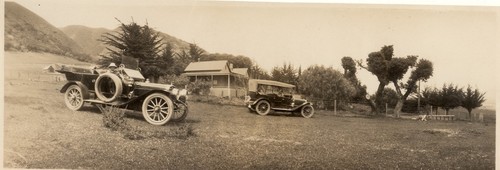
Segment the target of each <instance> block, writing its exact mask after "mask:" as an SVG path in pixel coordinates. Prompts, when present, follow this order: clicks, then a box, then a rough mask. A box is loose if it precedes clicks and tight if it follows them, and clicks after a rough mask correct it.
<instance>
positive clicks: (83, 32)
mask: <svg viewBox="0 0 500 170" xmlns="http://www.w3.org/2000/svg"><path fill="white" fill-rule="evenodd" d="M60 29H61V30H62V31H63V32H64V33H65V34H66V35H67V36H68V37H69V38H71V39H73V40H74V41H75V42H76V43H77V44H78V45H79V46H80V47H82V48H83V50H84V51H85V52H86V53H88V54H90V55H91V56H92V58H93V59H98V58H99V54H104V53H106V48H105V47H106V46H105V45H104V44H103V43H102V42H100V41H99V39H101V36H102V35H103V34H104V33H108V32H116V31H120V29H118V28H115V29H114V30H109V29H105V28H90V27H86V26H81V25H71V26H67V27H64V28H60ZM158 33H159V35H160V37H161V38H163V41H162V42H163V43H171V44H172V45H173V47H174V51H175V52H178V53H179V52H182V51H186V50H189V43H188V42H186V41H184V40H181V39H178V38H176V37H174V36H171V35H168V34H166V33H163V32H158Z"/></svg>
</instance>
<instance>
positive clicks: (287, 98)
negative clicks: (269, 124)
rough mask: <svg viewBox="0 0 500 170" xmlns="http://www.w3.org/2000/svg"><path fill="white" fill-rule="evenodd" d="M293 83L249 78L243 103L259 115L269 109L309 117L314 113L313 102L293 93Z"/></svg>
mask: <svg viewBox="0 0 500 170" xmlns="http://www.w3.org/2000/svg"><path fill="white" fill-rule="evenodd" d="M294 88H295V86H294V85H291V84H287V83H283V82H278V81H271V80H260V79H250V80H249V81H248V95H247V96H245V104H246V105H247V107H248V108H249V109H250V110H251V111H255V112H257V113H258V114H259V115H267V114H268V113H269V112H270V111H271V110H274V111H285V112H292V113H296V114H300V115H301V116H302V117H305V118H310V117H312V116H313V114H314V108H313V106H312V105H313V104H312V103H311V102H308V101H307V100H304V99H301V98H300V97H299V95H294V91H295V90H294Z"/></svg>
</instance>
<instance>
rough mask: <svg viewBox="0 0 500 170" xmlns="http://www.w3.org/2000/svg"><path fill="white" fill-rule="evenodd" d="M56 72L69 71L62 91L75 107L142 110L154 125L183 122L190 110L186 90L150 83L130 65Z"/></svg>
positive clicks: (63, 70)
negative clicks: (90, 106) (110, 107)
mask: <svg viewBox="0 0 500 170" xmlns="http://www.w3.org/2000/svg"><path fill="white" fill-rule="evenodd" d="M136 68H137V67H136ZM56 71H57V72H60V73H63V74H65V76H66V79H67V80H68V82H67V83H66V84H65V85H64V86H63V87H62V88H61V90H60V92H61V93H64V101H65V103H66V106H67V107H68V108H69V109H71V110H75V111H76V110H80V109H81V108H82V107H83V106H84V103H90V104H92V105H96V106H98V107H99V108H100V109H101V110H103V109H102V108H103V107H106V106H114V107H119V108H124V109H128V110H134V111H140V112H142V115H143V116H144V119H146V121H147V122H149V123H150V124H153V125H164V124H165V123H167V122H169V121H182V120H184V119H185V118H186V116H187V113H188V105H187V102H186V100H187V91H186V90H185V89H182V90H181V89H178V88H176V87H174V86H173V85H167V84H157V83H149V82H147V81H145V79H144V77H143V76H142V74H141V73H140V72H139V70H135V69H130V68H126V67H125V65H124V64H121V65H120V67H118V68H116V67H111V68H107V69H96V68H90V69H89V68H82V67H77V66H63V67H61V69H59V70H56Z"/></svg>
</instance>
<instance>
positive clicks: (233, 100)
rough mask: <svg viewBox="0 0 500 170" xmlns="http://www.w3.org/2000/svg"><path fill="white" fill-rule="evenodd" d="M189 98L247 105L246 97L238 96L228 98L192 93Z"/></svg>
mask: <svg viewBox="0 0 500 170" xmlns="http://www.w3.org/2000/svg"><path fill="white" fill-rule="evenodd" d="M188 100H190V101H195V102H204V103H211V104H220V105H232V106H245V101H244V99H242V98H236V97H232V98H231V99H228V98H227V97H217V96H208V95H207V96H200V95H190V96H189V97H188Z"/></svg>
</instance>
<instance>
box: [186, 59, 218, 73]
mask: <svg viewBox="0 0 500 170" xmlns="http://www.w3.org/2000/svg"><path fill="white" fill-rule="evenodd" d="M226 67H227V60H216V61H199V62H191V63H189V65H188V66H187V67H186V69H184V72H205V71H222V70H224V69H226Z"/></svg>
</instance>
